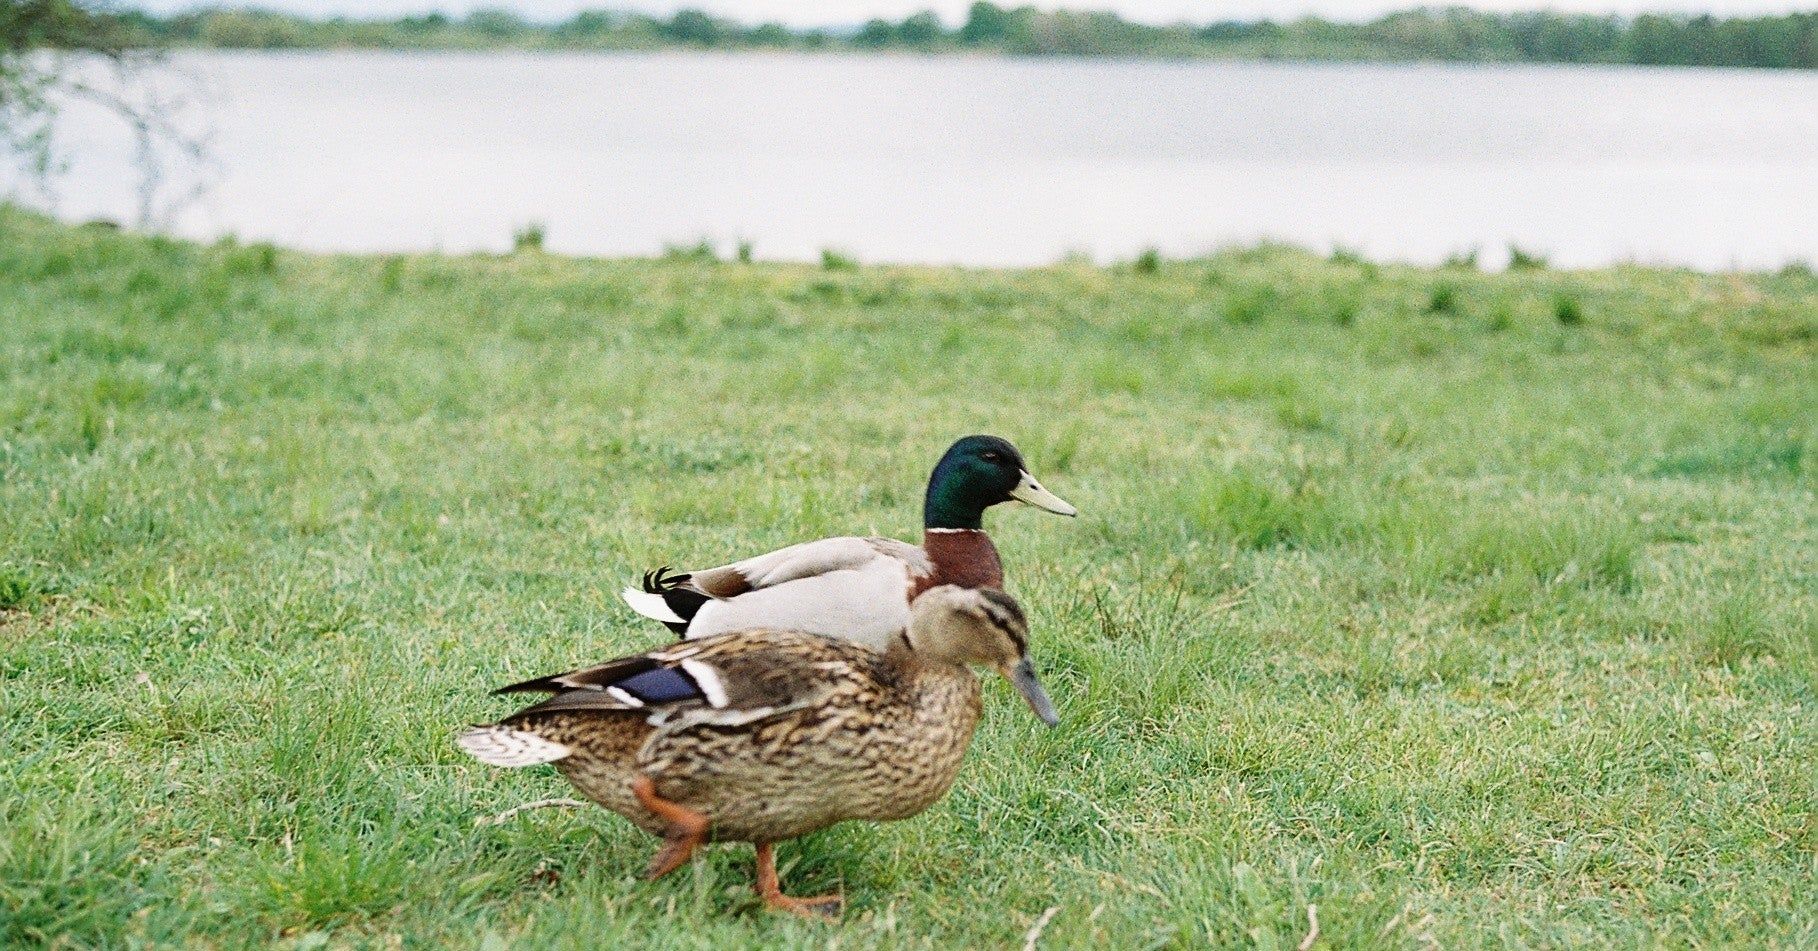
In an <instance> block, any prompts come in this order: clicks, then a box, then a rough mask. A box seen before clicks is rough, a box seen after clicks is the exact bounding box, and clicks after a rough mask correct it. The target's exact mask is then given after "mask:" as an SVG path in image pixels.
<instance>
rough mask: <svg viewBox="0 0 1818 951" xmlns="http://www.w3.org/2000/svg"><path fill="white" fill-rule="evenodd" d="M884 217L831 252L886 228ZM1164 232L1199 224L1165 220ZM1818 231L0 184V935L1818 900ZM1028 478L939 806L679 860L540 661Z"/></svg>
mask: <svg viewBox="0 0 1818 951" xmlns="http://www.w3.org/2000/svg"><path fill="white" fill-rule="evenodd" d="M837 263H838V262H836V264H837ZM1150 265H1153V266H1150ZM1815 421H1818V281H1815V280H1814V278H1813V277H1812V276H1811V274H1810V273H1809V271H1806V270H1802V269H1797V268H1792V269H1788V270H1787V271H1785V272H1782V273H1779V274H1762V275H1736V274H1721V275H1700V274H1695V273H1691V272H1682V271H1670V270H1649V269H1642V268H1619V269H1613V270H1608V271H1599V272H1571V273H1563V272H1553V271H1547V270H1525V271H1517V272H1511V273H1507V274H1481V273H1477V272H1476V271H1472V270H1465V269H1450V270H1424V269H1416V268H1408V267H1399V266H1378V265H1373V264H1369V263H1366V262H1362V261H1359V260H1356V259H1355V258H1352V257H1349V256H1341V257H1340V258H1339V259H1338V260H1327V259H1324V258H1319V257H1314V256H1311V255H1308V254H1306V253H1303V252H1298V251H1294V250H1291V249H1283V248H1259V249H1251V250H1244V251H1234V252H1229V253H1224V254H1220V255H1217V256H1214V257H1210V258H1207V259H1204V260H1194V261H1180V262H1175V261H1160V262H1153V261H1151V262H1145V263H1144V264H1139V265H1126V266H1121V267H1110V268H1102V267H1093V266H1089V265H1085V264H1077V263H1075V264H1062V265H1057V266H1055V267H1052V268H1046V269H1036V270H1026V271H984V270H958V269H921V268H895V267H862V266H861V267H857V268H849V267H844V266H841V267H836V268H835V269H832V270H829V269H825V268H820V267H814V266H808V265H785V264H761V263H760V264H729V263H713V262H708V261H704V260H698V259H683V258H680V257H678V258H677V259H674V260H645V261H582V260H571V259H565V258H560V257H554V256H546V255H541V254H534V253H527V254H519V255H515V256H511V257H502V258H501V257H440V256H411V257H384V258H381V257H365V258H362V257H316V256H308V255H304V254H299V253H293V252H289V251H281V250H277V249H273V248H270V247H267V246H257V245H255V246H241V245H233V244H223V245H217V246H199V245H192V244H186V243H179V242H173V241H168V240H157V239H146V238H142V237H135V236H130V235H122V234H115V233H110V232H107V231H103V230H98V229H87V228H65V227H60V226H55V225H52V224H50V223H48V222H46V221H44V220H43V219H39V218H36V217H31V216H28V215H25V214H22V213H19V212H8V211H0V746H3V748H4V755H3V756H0V943H4V944H6V945H11V946H33V945H40V944H45V943H49V944H52V945H57V946H64V947H130V946H202V947H222V948H232V947H249V946H251V947H264V946H270V945H273V944H277V945H279V946H283V947H294V948H318V947H343V946H353V947H364V946H370V947H382V948H383V947H399V946H404V947H477V948H486V949H494V948H503V947H577V948H578V947H651V948H725V947H743V946H751V947H758V946H762V947H802V948H808V947H814V948H822V947H842V948H873V947H882V948H895V947H901V948H951V947H973V948H989V947H1021V946H1022V943H1023V940H1024V938H1023V936H1024V934H1025V932H1026V931H1027V930H1028V929H1029V928H1030V927H1031V925H1032V924H1033V923H1034V922H1035V921H1036V919H1037V918H1038V917H1039V916H1041V915H1042V914H1043V913H1044V911H1046V910H1047V909H1050V908H1054V909H1057V911H1056V912H1055V913H1054V915H1053V917H1052V919H1051V921H1050V922H1049V923H1048V925H1047V927H1046V929H1045V932H1044V933H1043V934H1042V936H1041V939H1040V945H1041V946H1042V947H1048V948H1064V947H1071V948H1154V947H1177V948H1190V947H1193V948H1196V947H1206V946H1242V947H1257V948H1293V947H1295V946H1296V945H1298V944H1299V943H1300V942H1301V940H1302V938H1303V936H1304V935H1305V934H1306V932H1307V928H1308V924H1307V906H1308V905H1317V906H1318V908H1319V922H1320V926H1321V937H1320V939H1319V940H1320V942H1321V944H1320V946H1322V947H1334V948H1337V947H1344V948H1352V947H1364V948H1376V947H1381V948H1418V947H1427V946H1435V945H1436V946H1441V947H1447V948H1477V947H1496V948H1505V947H1552V946H1563V945H1578V946H1584V947H1598V948H1605V947H1655V946H1663V947H1716V946H1733V945H1761V946H1779V947H1789V948H1791V947H1811V946H1813V945H1814V944H1815V943H1818V887H1814V884H1813V881H1814V873H1815V872H1818V754H1815V753H1814V749H1818V691H1815V689H1814V688H1815V684H1818V500H1815V499H1814V488H1815V486H1818V478H1815V475H1818V423H1815ZM968 432H991V433H997V434H1001V435H1004V436H1007V437H1009V438H1011V439H1012V440H1014V441H1015V442H1017V443H1018V444H1019V445H1020V446H1021V447H1022V448H1023V450H1024V452H1025V454H1026V456H1027V457H1028V460H1029V462H1030V464H1031V467H1032V468H1033V470H1034V471H1035V473H1036V475H1037V476H1038V477H1040V478H1041V479H1042V480H1043V481H1044V482H1045V483H1046V484H1047V486H1048V487H1049V488H1051V489H1053V490H1054V491H1055V492H1057V493H1058V494H1060V495H1062V496H1063V497H1065V498H1067V499H1069V500H1070V501H1072V502H1074V503H1075V504H1076V505H1078V506H1079V508H1080V510H1081V513H1082V514H1081V516H1080V518H1079V519H1077V520H1066V519H1060V518H1056V517H1053V516H1050V515H1046V514H1043V513H1040V512H1037V511H1035V510H1032V509H1028V508H1022V507H1004V508H1000V509H995V510H993V511H992V512H991V513H990V514H989V515H988V517H987V523H988V526H989V527H990V529H991V530H992V532H993V534H994V535H995V536H996V538H997V539H998V542H999V544H1000V547H1001V548H1002V549H1003V551H1004V554H1005V560H1006V562H1007V566H1008V572H1009V577H1010V579H1011V588H1012V590H1013V592H1014V593H1015V594H1017V595H1018V596H1019V597H1021V598H1022V599H1023V601H1024V602H1025V603H1026V604H1027V605H1028V607H1029V609H1030V612H1031V615H1032V623H1033V628H1034V632H1033V638H1032V640H1033V645H1034V654H1035V657H1036V659H1037V661H1038V663H1039V665H1040V667H1041V669H1042V670H1043V672H1044V677H1045V679H1046V680H1047V682H1048V684H1049V689H1050V691H1051V692H1052V693H1053V695H1054V697H1055V699H1056V701H1057V703H1058V705H1059V707H1060V709H1061V713H1062V715H1063V717H1064V718H1065V719H1064V722H1063V724H1062V725H1061V726H1060V727H1059V728H1057V729H1055V730H1053V731H1048V730H1044V729H1042V728H1041V727H1040V726H1039V725H1038V724H1037V723H1036V722H1035V720H1034V718H1033V717H1031V716H1030V715H1029V713H1028V711H1027V710H1026V709H1024V708H1023V707H1022V705H1021V704H1020V702H1019V701H1018V700H1017V699H1016V697H1015V696H1014V695H1013V694H1012V693H1011V692H1010V691H1009V690H1008V689H1007V688H1006V687H1005V685H1003V684H1001V683H996V682H992V683H989V684H988V685H987V688H986V689H987V696H986V716H985V722H984V724H983V726H982V727H981V729H980V732H979V735H978V738H977V741H976V743H975V744H974V746H973V749H972V752H971V754H970V757H969V759H968V761H967V763H966V766H965V768H964V769H963V771H962V773H961V775H960V778H959V781H958V783H957V785H956V787H955V789H954V791H953V793H952V795H951V796H949V797H948V798H947V799H946V800H945V801H943V802H942V803H940V804H938V805H937V806H935V807H934V808H933V809H931V810H930V811H929V812H927V813H926V814H924V815H922V816H921V817H919V818H916V819H913V820H910V821H907V822H903V823H898V824H894V825H887V826H868V825H861V824H848V825H844V826H840V827H837V828H835V829H833V830H830V831H828V832H825V833H822V834H819V835H817V836H814V837H811V838H809V839H807V840H804V841H801V842H799V843H795V844H791V845H786V846H784V847H783V848H782V849H781V856H782V858H783V861H784V863H785V872H784V875H785V881H786V882H787V884H788V886H789V887H790V888H792V889H794V890H795V891H796V892H797V893H799V894H813V893H818V892H823V891H828V890H833V889H843V890H844V891H845V893H846V895H847V898H848V901H849V906H850V907H849V910H848V912H847V915H846V918H845V920H844V922H843V923H842V924H841V925H838V926H825V925H816V924H811V923H806V922H801V921H797V920H792V919H784V918H780V917H777V916H775V915H772V914H768V913H766V912H765V911H763V910H762V909H761V907H759V906H758V905H757V903H756V902H755V900H754V898H753V897H752V896H751V893H750V890H749V886H750V881H751V855H750V849H749V848H748V847H744V846H721V847H717V848H715V849H714V850H712V851H711V853H710V855H709V857H708V858H706V859H705V860H703V861H697V862H696V863H695V865H694V866H693V867H691V868H689V869H685V870H683V871H682V872H680V873H678V874H676V875H674V876H672V877H671V878H669V879H666V880H663V881H661V882H657V883H654V884H652V883H645V882H642V881H640V880H639V879H638V878H637V877H636V874H637V872H638V871H639V870H640V869H641V868H642V865H643V863H644V861H645V860H646V858H647V857H648V855H649V853H650V851H651V849H652V848H653V842H652V841H651V840H649V839H647V838H646V837H644V836H643V835H642V834H641V833H638V832H637V831H635V830H634V829H633V828H632V827H631V826H630V825H629V824H628V823H626V822H624V821H623V820H621V819H619V818H618V817H616V816H613V815H610V814H608V813H605V812H603V811H600V810H593V809H590V810H587V811H580V810H539V811H533V812H528V813H523V814H520V815H519V816H517V817H516V818H514V819H512V820H510V821H508V822H505V823H503V824H499V825H478V824H476V820H478V819H481V818H484V817H491V816H494V815H496V814H498V813H501V812H503V811H504V810H506V809H509V808H511V807H512V806H514V805H517V804H520V803H525V802H528V801H531V800H536V799H540V798H544V797H549V796H565V795H569V790H568V787H567V785H566V784H565V783H564V782H563V781H562V780H561V779H560V778H559V777H558V776H556V775H555V774H554V772H553V771H551V770H548V769H546V768H538V769H532V770H525V771H516V772H512V771H503V770H496V769H492V768H488V767H485V766H482V765H480V764H477V763H474V762H471V761H469V760H468V759H467V758H466V757H465V756H463V755H462V754H461V753H460V752H459V751H458V750H457V749H456V748H455V747H454V746H453V744H452V743H451V737H452V735H453V734H454V733H455V731H456V730H458V729H459V728H461V727H462V726H464V725H465V724H468V723H471V722H475V721H484V720H487V719H489V718H493V717H496V716H498V715H501V714H503V713H505V712H508V711H509V710H511V709H513V707H514V705H513V702H512V701H511V700H509V699H501V698H492V697H488V696H487V695H486V692H487V690H489V689H490V688H492V687H494V686H497V685H500V684H503V683H507V682H510V681H513V680H516V679H519V678H523V677H527V676H530V675H533V674H540V673H547V672H553V671H558V670H564V669H567V668H569V667H573V666H577V665H580V664H582V663H585V662H588V661H595V660H601V659H605V658H608V657H610V656H613V655H616V654H619V653H622V652H630V651H634V650H638V649H641V648H644V647H646V646H649V645H652V644H656V643H660V642H662V641H664V640H665V639H666V638H667V636H668V635H667V633H666V632H665V631H663V630H662V629H661V628H660V627H658V626H656V625H653V624H651V623H649V622H645V621H642V620H640V619H638V618H636V617H635V616H633V615H632V614H631V613H630V612H629V611H628V610H627V609H626V608H624V607H623V606H622V605H621V603H620V602H619V600H618V598H617V596H616V593H615V592H616V590H617V589H618V588H619V587H620V586H621V585H623V584H625V583H627V582H628V581H631V580H633V579H635V578H636V577H637V575H638V574H639V573H640V572H642V571H643V570H644V569H646V568H650V567H654V566H656V565H660V564H669V565H676V566H684V567H685V566H700V565H703V564H709V563H719V562H722V561H725V560H729V559H730V558H732V557H735V556H743V555H746V554H752V553H757V552H762V551H766V550H769V549H772V548H775V547H778V546H781V545H784V544H787V543H790V542H795V541H799V540H805V539H809V538H815V537H819V536H823V535H829V534H846V533H861V534H862V533H881V534H889V535H895V536H898V537H903V538H910V539H914V538H918V537H919V525H920V521H919V519H920V500H921V492H922V488H923V485H924V480H925V479H926V475H927V472H928V470H929V468H930V467H931V466H932V464H933V462H934V460H935V458H936V457H937V455H938V454H939V453H940V452H941V451H942V450H943V449H944V448H945V447H946V445H947V444H948V442H949V441H951V440H952V439H953V438H954V437H956V436H958V435H962V434H965V433H968Z"/></svg>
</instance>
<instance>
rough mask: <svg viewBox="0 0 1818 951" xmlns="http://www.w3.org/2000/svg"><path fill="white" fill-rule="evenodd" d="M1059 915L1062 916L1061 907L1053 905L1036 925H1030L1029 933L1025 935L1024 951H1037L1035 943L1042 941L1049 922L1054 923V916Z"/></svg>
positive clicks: (1038, 919)
mask: <svg viewBox="0 0 1818 951" xmlns="http://www.w3.org/2000/svg"><path fill="white" fill-rule="evenodd" d="M1058 914H1060V906H1059V905H1053V906H1050V907H1049V908H1048V910H1047V911H1044V912H1042V916H1041V917H1040V918H1037V919H1035V924H1033V925H1030V926H1029V932H1028V933H1027V934H1025V935H1023V951H1035V943H1036V942H1037V941H1040V940H1042V932H1043V931H1046V930H1047V928H1048V922H1050V921H1053V920H1054V916H1055V915H1058Z"/></svg>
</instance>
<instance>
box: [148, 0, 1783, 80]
mask: <svg viewBox="0 0 1818 951" xmlns="http://www.w3.org/2000/svg"><path fill="white" fill-rule="evenodd" d="M116 17H117V20H118V23H119V24H120V25H121V27H122V28H124V29H126V30H128V31H129V32H131V33H132V34H133V35H135V36H137V37H140V38H141V40H142V41H143V42H146V43H148V44H151V43H155V44H164V45H175V46H212V47H222V48H232V49H285V48H332V47H352V48H374V49H492V48H518V49H658V48H665V47H693V48H702V49H789V50H799V49H867V50H871V49H876V50H885V49H897V50H910V51H919V52H963V51H979V52H994V53H1004V54H1010V55H1017V56H1132V57H1136V56H1140V57H1225V58H1261V59H1322V60H1331V59H1337V60H1445V61H1459V62H1466V61H1469V62H1534V63H1629V64H1636V65H1658V66H1752V67H1774V68H1804V69H1811V68H1818V13H1795V14H1788V15H1784V16H1764V17H1749V18H1733V19H1717V18H1714V17H1711V16H1682V15H1673V14H1645V15H1642V16H1636V17H1614V16H1590V15H1580V14H1564V13H1553V12H1534V13H1512V14H1500V13H1483V12H1478V11H1475V10H1469V9H1465V8H1462V7H1446V8H1422V9H1417V10H1410V11H1406V12H1402V13H1393V14H1389V15H1387V16H1384V17H1381V18H1380V19H1376V20H1372V21H1370V22H1367V23H1339V22H1333V21H1330V20H1323V19H1320V18H1317V17H1307V18H1303V19H1299V20H1294V21H1292V22H1286V23H1276V22H1272V21H1268V20H1255V21H1238V20H1230V21H1224V22H1218V23H1210V24H1203V25H1196V24H1174V25H1168V26H1151V25H1147V24H1142V23H1132V22H1130V21H1128V20H1125V19H1123V18H1121V17H1119V16H1118V15H1116V14H1114V13H1105V12H1073V11H1059V12H1044V11H1041V10H1037V9H1035V8H1034V7H1015V8H1010V7H1001V6H998V5H996V4H993V3H983V2H981V3H975V4H973V5H972V8H971V11H970V13H969V14H968V15H967V17H966V21H965V23H963V24H961V25H960V26H959V27H958V28H957V29H949V28H948V27H947V25H946V24H944V23H942V22H941V20H940V18H939V17H937V16H935V15H934V14H933V13H928V12H924V13H917V14H915V15H913V16H910V17H907V18H905V19H903V20H902V21H900V22H893V21H889V20H881V19H880V20H872V21H870V22H868V23H865V24H863V25H862V26H860V27H858V28H857V29H856V30H825V29H821V30H802V29H792V28H789V27H785V26H783V25H781V24H777V23H766V24H761V25H757V26H748V25H745V24H741V23H737V22H734V21H731V20H727V19H723V18H720V17H715V16H711V15H709V14H706V13H703V12H701V11H699V10H683V11H681V12H679V13H677V14H675V15H674V16H672V17H668V18H661V17H652V16H648V15H645V14H639V13H618V12H606V11H589V12H585V13H580V14H577V15H575V16H574V17H572V18H571V19H569V20H567V21H566V22H562V23H548V24H545V23H533V22H529V21H526V20H525V19H523V18H522V17H519V16H518V15H516V14H513V13H510V12H507V11H503V10H480V11H477V12H474V13H472V14H469V15H467V16H463V17H450V16H445V15H442V14H428V15H424V16H411V17H404V18H401V19H396V20H358V19H347V18H331V19H308V18H303V17H296V16H289V15H285V14H279V13H272V12H267V11H260V10H253V9H210V10H199V11H195V12H190V13H181V14H176V15H172V16H164V17H159V16H153V15H150V14H145V13H136V12H128V13H121V14H117V15H116Z"/></svg>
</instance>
